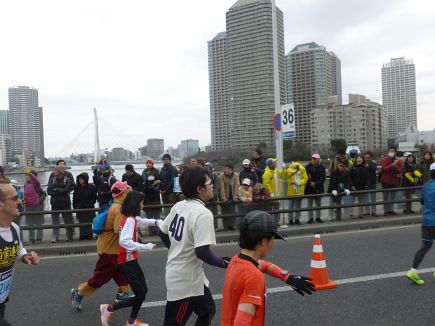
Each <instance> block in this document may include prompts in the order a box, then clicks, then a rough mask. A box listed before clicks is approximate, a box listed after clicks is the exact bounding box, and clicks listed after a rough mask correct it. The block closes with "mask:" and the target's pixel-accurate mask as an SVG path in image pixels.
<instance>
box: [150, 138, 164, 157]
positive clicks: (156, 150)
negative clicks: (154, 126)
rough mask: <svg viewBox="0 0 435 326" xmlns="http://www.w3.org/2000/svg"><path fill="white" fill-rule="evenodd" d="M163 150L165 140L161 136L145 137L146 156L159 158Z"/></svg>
mask: <svg viewBox="0 0 435 326" xmlns="http://www.w3.org/2000/svg"><path fill="white" fill-rule="evenodd" d="M164 150H165V140H164V139H161V138H150V139H147V151H148V156H151V157H152V158H154V159H161V158H162V154H163V152H164Z"/></svg>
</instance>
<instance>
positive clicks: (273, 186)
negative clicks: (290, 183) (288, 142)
mask: <svg viewBox="0 0 435 326" xmlns="http://www.w3.org/2000/svg"><path fill="white" fill-rule="evenodd" d="M266 165H267V166H266V169H265V170H264V174H263V188H264V189H265V190H266V191H267V193H268V194H269V197H270V198H273V197H281V196H282V185H281V180H283V171H282V170H279V169H278V168H277V162H276V158H268V159H267V161H266ZM266 203H267V204H268V205H267V206H268V209H269V210H278V209H279V201H277V200H272V201H267V202H266ZM272 215H274V217H275V221H276V222H277V223H278V221H279V213H277V214H272Z"/></svg>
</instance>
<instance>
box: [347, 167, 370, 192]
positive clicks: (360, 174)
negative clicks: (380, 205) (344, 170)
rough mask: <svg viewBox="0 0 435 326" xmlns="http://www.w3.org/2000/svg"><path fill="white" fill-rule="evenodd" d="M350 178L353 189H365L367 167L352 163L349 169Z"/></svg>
mask: <svg viewBox="0 0 435 326" xmlns="http://www.w3.org/2000/svg"><path fill="white" fill-rule="evenodd" d="M350 178H351V180H352V185H353V186H354V188H355V190H357V191H359V190H366V189H367V168H366V167H365V165H362V164H360V165H356V164H355V165H354V166H352V168H351V169H350Z"/></svg>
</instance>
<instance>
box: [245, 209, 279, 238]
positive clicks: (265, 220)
mask: <svg viewBox="0 0 435 326" xmlns="http://www.w3.org/2000/svg"><path fill="white" fill-rule="evenodd" d="M243 224H244V225H246V230H247V231H253V232H258V233H269V234H273V235H274V236H275V239H281V240H284V238H283V237H282V235H281V234H279V233H278V227H277V225H276V222H275V218H274V217H273V216H272V215H270V214H269V213H267V212H264V211H259V210H256V211H252V212H249V213H248V214H246V216H245V217H244V218H243Z"/></svg>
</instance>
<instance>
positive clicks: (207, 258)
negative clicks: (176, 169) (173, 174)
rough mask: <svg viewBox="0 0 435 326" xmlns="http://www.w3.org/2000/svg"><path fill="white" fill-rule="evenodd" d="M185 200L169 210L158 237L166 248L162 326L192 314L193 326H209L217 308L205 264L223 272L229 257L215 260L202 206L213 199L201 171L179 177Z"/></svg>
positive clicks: (208, 218) (208, 216)
mask: <svg viewBox="0 0 435 326" xmlns="http://www.w3.org/2000/svg"><path fill="white" fill-rule="evenodd" d="M179 181H180V186H181V189H182V191H183V193H184V195H185V196H186V198H187V199H186V200H183V201H181V202H179V203H177V204H175V205H174V207H172V209H171V212H170V213H169V215H168V216H167V217H166V219H165V220H164V221H163V223H162V225H161V226H160V232H159V235H160V237H161V239H162V241H163V242H164V243H165V245H166V246H167V247H168V248H169V252H168V261H167V264H166V288H167V303H166V311H165V321H164V325H166V326H169V325H177V326H178V325H185V324H186V322H187V320H188V319H189V317H190V316H191V314H192V312H195V314H196V315H197V316H198V319H197V321H196V323H195V325H198V326H199V325H210V323H211V320H212V318H213V316H214V314H215V311H216V307H215V304H214V301H213V298H212V295H211V293H210V290H209V288H208V286H209V282H208V280H207V278H206V277H205V274H204V268H203V265H204V262H205V263H207V264H210V265H214V266H217V267H221V268H226V267H227V265H228V262H229V261H230V258H229V257H217V256H215V255H214V254H213V253H212V252H211V250H210V248H209V246H210V245H215V244H216V238H215V231H214V224H213V214H212V213H211V212H210V211H209V210H208V209H207V208H206V207H205V202H207V201H209V200H210V199H212V198H213V185H212V184H211V179H210V178H208V176H207V172H206V170H205V169H204V168H202V167H199V166H196V167H187V168H186V169H185V170H184V172H183V173H182V174H181V176H180V180H179Z"/></svg>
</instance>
